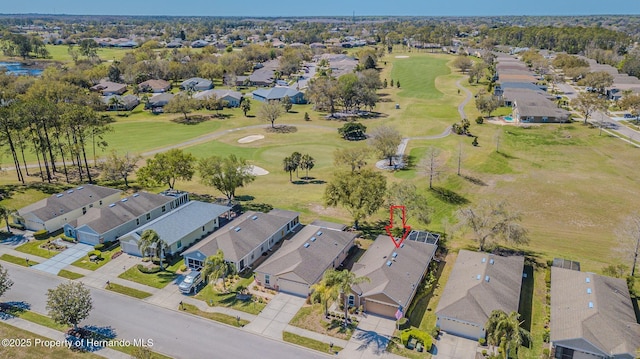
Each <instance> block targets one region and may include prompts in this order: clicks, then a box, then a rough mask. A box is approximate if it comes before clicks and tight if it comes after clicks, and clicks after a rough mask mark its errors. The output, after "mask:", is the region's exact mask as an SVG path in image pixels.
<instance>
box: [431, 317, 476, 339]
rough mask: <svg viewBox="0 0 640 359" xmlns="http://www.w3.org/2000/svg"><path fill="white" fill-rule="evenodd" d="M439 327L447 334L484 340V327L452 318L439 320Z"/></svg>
mask: <svg viewBox="0 0 640 359" xmlns="http://www.w3.org/2000/svg"><path fill="white" fill-rule="evenodd" d="M437 325H438V326H439V327H440V329H441V330H444V331H445V332H447V333H450V334H453V335H457V336H459V337H463V338H469V339H473V340H478V339H479V338H484V332H483V330H482V327H480V326H477V325H472V324H469V323H466V322H462V321H459V320H455V319H450V318H438V323H437Z"/></svg>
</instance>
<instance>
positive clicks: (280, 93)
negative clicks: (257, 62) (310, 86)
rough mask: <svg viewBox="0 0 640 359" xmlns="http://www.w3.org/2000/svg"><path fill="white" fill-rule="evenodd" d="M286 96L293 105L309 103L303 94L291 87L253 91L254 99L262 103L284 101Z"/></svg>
mask: <svg viewBox="0 0 640 359" xmlns="http://www.w3.org/2000/svg"><path fill="white" fill-rule="evenodd" d="M285 96H289V98H290V99H291V103H295V104H304V103H307V100H306V99H305V98H304V94H303V93H302V92H300V91H298V90H296V89H292V88H289V87H272V88H268V89H267V88H265V89H257V90H255V91H253V99H254V100H258V101H261V102H267V101H282V99H283V98H284V97H285Z"/></svg>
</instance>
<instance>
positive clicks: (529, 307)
mask: <svg viewBox="0 0 640 359" xmlns="http://www.w3.org/2000/svg"><path fill="white" fill-rule="evenodd" d="M534 275H535V273H534V269H533V266H531V265H525V266H524V275H523V276H522V286H521V287H520V306H519V313H520V319H522V325H521V326H522V327H523V328H524V329H526V330H528V331H529V332H530V331H531V324H532V323H531V319H532V317H533V285H534Z"/></svg>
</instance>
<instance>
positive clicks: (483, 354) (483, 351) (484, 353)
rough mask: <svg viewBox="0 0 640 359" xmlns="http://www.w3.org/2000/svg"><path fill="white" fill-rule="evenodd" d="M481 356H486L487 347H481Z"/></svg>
mask: <svg viewBox="0 0 640 359" xmlns="http://www.w3.org/2000/svg"><path fill="white" fill-rule="evenodd" d="M482 356H483V357H486V356H487V349H482Z"/></svg>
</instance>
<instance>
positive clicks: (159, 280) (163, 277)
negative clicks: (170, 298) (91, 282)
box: [118, 260, 183, 289]
mask: <svg viewBox="0 0 640 359" xmlns="http://www.w3.org/2000/svg"><path fill="white" fill-rule="evenodd" d="M182 263H183V260H180V261H178V262H176V263H174V264H173V265H171V266H169V267H166V268H165V269H164V270H163V271H160V272H158V273H142V272H140V271H139V270H138V267H137V266H133V267H131V268H129V269H127V270H126V271H125V272H124V273H122V274H120V275H119V276H118V278H122V279H127V280H130V281H133V282H136V283H140V284H144V285H148V286H150V287H154V288H158V289H162V288H164V287H166V286H167V284H169V283H171V282H173V281H174V280H175V279H176V278H177V277H178V275H177V274H176V271H177V270H178V268H180V266H181V265H182Z"/></svg>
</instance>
